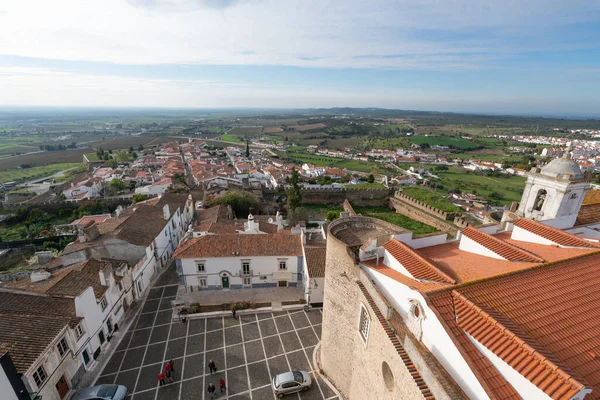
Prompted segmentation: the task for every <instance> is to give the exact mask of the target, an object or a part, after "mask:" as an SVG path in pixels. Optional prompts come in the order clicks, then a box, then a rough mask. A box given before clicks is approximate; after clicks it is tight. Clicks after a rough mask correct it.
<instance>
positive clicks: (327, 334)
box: [320, 217, 466, 400]
mask: <svg viewBox="0 0 600 400" xmlns="http://www.w3.org/2000/svg"><path fill="white" fill-rule="evenodd" d="M352 224H357V227H356V229H353V228H352V226H351V225H352ZM338 225H339V226H338ZM343 225H349V226H347V227H346V226H343ZM367 226H370V227H371V231H367V230H366V229H365V227H367ZM348 229H349V230H352V231H353V232H359V235H360V236H365V237H380V238H382V239H383V238H384V237H385V236H390V237H391V235H390V233H389V231H388V230H387V224H386V223H384V222H383V221H378V220H374V219H371V218H365V217H347V218H341V219H339V220H337V221H335V222H333V223H332V224H331V225H330V230H329V235H328V237H327V255H326V263H327V264H326V265H327V266H326V269H325V298H324V304H323V330H322V332H323V333H322V339H321V349H320V359H321V366H322V369H323V372H324V373H325V374H326V375H327V377H328V378H329V379H330V380H331V381H332V382H333V384H334V385H335V386H336V387H337V388H338V389H339V390H340V392H341V393H342V395H343V396H344V398H347V399H390V400H392V399H423V398H424V394H427V393H429V395H427V396H428V397H427V398H430V397H429V396H430V395H431V396H432V397H435V398H438V399H460V398H466V397H465V396H464V394H463V392H462V391H461V390H460V389H459V388H458V387H457V386H456V385H455V384H454V383H453V381H452V380H451V379H448V378H447V376H446V375H444V376H442V379H441V380H440V379H439V376H438V374H436V373H435V371H436V369H433V368H430V367H426V376H428V380H429V381H431V382H432V383H433V385H432V387H433V388H434V389H429V388H428V387H427V385H428V384H429V382H428V381H427V380H425V379H424V378H421V376H420V375H419V372H416V376H417V377H415V371H414V370H413V371H412V374H411V371H409V369H408V368H407V361H406V359H403V357H402V356H401V355H400V354H401V353H403V354H404V355H405V358H407V359H408V365H410V364H412V362H411V359H410V358H408V356H406V353H405V352H404V348H403V347H402V345H401V344H400V343H401V341H406V340H407V338H406V336H407V335H406V334H405V335H404V337H402V338H401V337H399V336H396V335H395V334H394V333H391V331H390V326H391V323H390V322H388V321H391V317H392V316H393V315H395V314H394V311H393V308H391V306H390V305H389V303H387V301H386V300H385V298H384V297H383V296H380V294H378V292H377V289H375V288H374V287H373V286H372V285H371V283H370V280H369V278H368V276H367V275H366V274H365V273H364V272H363V271H362V269H361V268H360V267H359V266H358V265H357V264H356V254H357V251H358V248H355V247H357V246H356V245H355V244H354V243H352V244H351V245H350V246H349V245H348V244H347V243H345V242H344V241H342V240H340V239H339V238H338V237H336V234H340V233H341V232H343V231H345V230H348ZM332 232H333V233H332ZM361 286H362V287H363V288H365V289H364V291H363V290H361ZM366 296H369V297H370V300H371V301H369V299H368V298H367V297H366ZM362 310H365V311H366V312H367V313H368V315H369V319H370V324H369V330H368V335H367V337H366V340H365V339H364V337H363V335H362V334H361V332H360V330H359V322H360V315H361V311H362ZM386 327H387V328H386ZM413 341H414V337H413ZM411 348H412V349H417V346H414V345H412V346H411ZM399 349H400V350H399ZM413 351H415V352H416V351H422V352H423V354H424V355H423V356H419V357H418V359H419V363H420V364H422V365H424V366H426V365H427V363H428V362H426V361H424V360H425V359H427V360H429V362H433V363H434V364H435V360H434V359H433V361H431V360H432V356H431V354H430V353H428V352H427V351H426V350H423V349H417V350H413ZM438 370H440V368H438ZM442 375H443V373H442ZM417 381H418V382H420V385H417ZM448 388H450V389H448Z"/></svg>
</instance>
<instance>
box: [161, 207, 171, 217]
mask: <svg viewBox="0 0 600 400" xmlns="http://www.w3.org/2000/svg"><path fill="white" fill-rule="evenodd" d="M163 218H164V219H165V221H168V220H169V218H171V212H170V211H169V205H168V204H165V206H164V207H163Z"/></svg>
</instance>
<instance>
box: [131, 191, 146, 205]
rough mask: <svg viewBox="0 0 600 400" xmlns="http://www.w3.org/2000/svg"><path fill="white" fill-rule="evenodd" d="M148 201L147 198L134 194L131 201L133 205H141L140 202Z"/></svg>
mask: <svg viewBox="0 0 600 400" xmlns="http://www.w3.org/2000/svg"><path fill="white" fill-rule="evenodd" d="M144 200H146V196H144V195H143V194H139V193H138V194H134V195H133V197H132V198H131V201H132V202H133V203H139V202H140V201H144Z"/></svg>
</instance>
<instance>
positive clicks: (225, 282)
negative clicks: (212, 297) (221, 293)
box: [221, 276, 229, 289]
mask: <svg viewBox="0 0 600 400" xmlns="http://www.w3.org/2000/svg"><path fill="white" fill-rule="evenodd" d="M221 284H222V285H223V289H229V277H227V276H222V277H221Z"/></svg>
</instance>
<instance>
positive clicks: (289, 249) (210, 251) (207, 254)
mask: <svg viewBox="0 0 600 400" xmlns="http://www.w3.org/2000/svg"><path fill="white" fill-rule="evenodd" d="M233 253H236V254H235V255H234V254H233ZM237 253H239V254H237ZM301 255H302V241H301V238H300V235H281V234H225V235H204V236H200V237H197V238H192V239H188V240H187V241H186V242H185V243H183V244H182V245H181V246H179V248H178V249H177V250H176V251H175V254H173V258H197V257H200V258H211V257H260V256H267V257H268V256H301Z"/></svg>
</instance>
